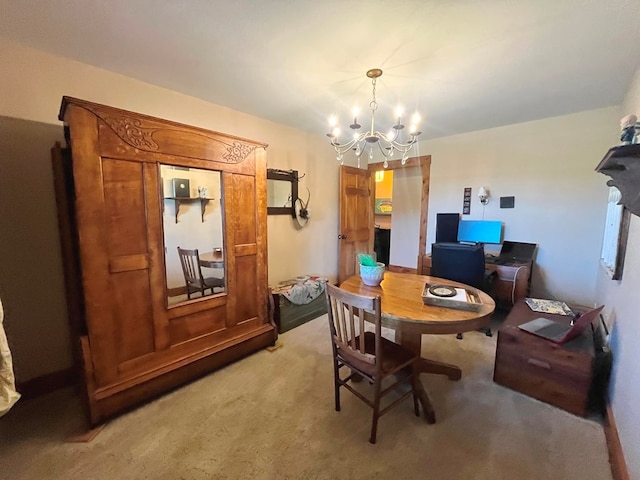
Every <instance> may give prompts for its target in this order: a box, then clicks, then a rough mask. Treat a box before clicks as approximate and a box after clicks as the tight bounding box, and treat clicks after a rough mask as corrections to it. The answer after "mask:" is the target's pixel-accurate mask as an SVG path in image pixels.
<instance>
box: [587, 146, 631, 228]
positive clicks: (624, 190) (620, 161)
mask: <svg viewBox="0 0 640 480" xmlns="http://www.w3.org/2000/svg"><path fill="white" fill-rule="evenodd" d="M596 171H597V172H600V173H603V174H605V175H608V176H609V177H611V180H607V185H609V186H610V187H616V188H617V189H618V190H620V193H621V194H622V199H621V200H620V203H621V204H622V205H624V206H625V207H626V208H627V209H628V210H629V211H630V212H631V213H633V214H634V215H638V216H640V144H637V143H636V144H631V145H619V146H617V147H613V148H610V149H609V151H608V152H607V153H606V155H605V156H604V158H603V159H602V160H601V161H600V163H599V164H598V166H597V167H596Z"/></svg>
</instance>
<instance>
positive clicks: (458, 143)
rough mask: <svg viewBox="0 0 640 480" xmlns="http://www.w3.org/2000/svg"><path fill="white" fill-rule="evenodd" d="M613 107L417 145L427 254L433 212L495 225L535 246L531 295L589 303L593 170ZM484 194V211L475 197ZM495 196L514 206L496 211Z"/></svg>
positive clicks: (598, 235)
mask: <svg viewBox="0 0 640 480" xmlns="http://www.w3.org/2000/svg"><path fill="white" fill-rule="evenodd" d="M618 120H619V110H618V109H617V108H604V109H599V110H592V111H588V112H582V113H577V114H573V115H566V116H562V117H554V118H547V119H544V120H539V121H535V122H527V123H522V124H518V125H510V126H507V127H501V128H494V129H490V130H482V131H477V132H472V133H467V134H464V135H456V136H452V137H446V138H439V139H435V140H431V141H425V142H422V143H421V145H420V150H421V152H423V153H425V154H430V155H431V186H430V195H429V218H428V227H427V232H428V234H427V250H428V251H429V250H430V248H431V243H432V242H433V241H434V240H435V218H436V214H437V213H439V212H443V213H447V212H462V198H463V191H464V188H465V187H471V188H472V198H471V214H470V215H464V216H463V217H462V218H463V219H482V218H484V219H485V220H500V221H502V222H504V239H505V240H514V241H521V242H531V243H537V244H538V252H537V258H536V263H535V266H534V270H533V278H532V292H531V294H532V295H533V296H540V297H543V298H559V299H562V300H565V301H569V302H576V303H581V304H585V305H592V304H593V302H594V294H595V279H596V275H597V272H598V265H599V263H598V259H599V254H600V246H601V241H602V233H603V228H604V215H605V212H606V205H607V193H608V189H607V188H608V187H607V186H606V179H605V178H604V177H603V176H602V175H601V174H599V173H596V172H595V171H594V169H595V167H596V165H597V164H598V162H599V161H600V159H601V158H602V155H603V154H604V152H606V151H607V150H608V149H609V147H610V146H611V145H613V144H615V143H616V141H617V138H618V137H619V133H618ZM481 186H486V187H487V188H489V190H490V192H491V198H490V202H489V204H488V205H486V207H484V208H483V207H482V205H481V204H480V202H479V200H478V197H477V192H478V189H479V188H480V187H481ZM501 196H515V208H513V209H501V208H500V201H499V198H500V197H501Z"/></svg>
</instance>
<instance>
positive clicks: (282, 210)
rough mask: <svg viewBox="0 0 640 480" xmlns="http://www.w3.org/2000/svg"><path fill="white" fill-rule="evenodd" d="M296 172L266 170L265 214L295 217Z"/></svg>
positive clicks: (296, 196)
mask: <svg viewBox="0 0 640 480" xmlns="http://www.w3.org/2000/svg"><path fill="white" fill-rule="evenodd" d="M297 199H298V171H297V170H277V169H275V168H268V169H267V214H268V215H291V216H292V217H293V218H295V217H296V211H295V207H294V206H295V204H296V200H297Z"/></svg>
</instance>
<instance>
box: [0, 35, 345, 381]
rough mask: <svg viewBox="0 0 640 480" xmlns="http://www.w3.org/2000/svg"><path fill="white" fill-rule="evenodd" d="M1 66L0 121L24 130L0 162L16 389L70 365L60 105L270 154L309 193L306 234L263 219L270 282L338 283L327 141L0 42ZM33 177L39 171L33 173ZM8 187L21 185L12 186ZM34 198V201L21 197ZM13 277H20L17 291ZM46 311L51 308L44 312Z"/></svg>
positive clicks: (288, 222)
mask: <svg viewBox="0 0 640 480" xmlns="http://www.w3.org/2000/svg"><path fill="white" fill-rule="evenodd" d="M0 60H1V62H0V63H1V64H2V74H1V75H0V92H2V94H0V117H4V118H6V119H7V122H11V124H12V125H13V123H14V122H12V119H20V120H21V122H18V123H19V127H16V129H21V130H25V129H26V130H27V131H25V132H24V136H22V137H20V138H18V137H15V136H14V135H13V134H12V133H8V132H7V131H0V136H2V137H3V145H5V143H6V145H5V147H6V148H5V149H3V152H2V155H0V172H2V174H1V175H0V176H1V177H2V179H3V182H2V183H3V184H4V183H7V182H9V183H11V185H14V187H12V188H10V189H0V205H2V210H0V212H2V213H3V216H2V220H0V222H2V226H1V228H0V231H2V236H1V237H0V239H1V240H2V248H1V249H0V250H2V251H1V252H0V260H1V263H0V264H1V265H2V268H1V269H0V295H2V300H3V304H4V307H5V314H6V318H5V326H6V329H7V335H8V337H9V341H10V343H11V346H12V352H13V354H14V368H15V370H16V376H17V379H18V380H19V381H25V380H29V379H31V378H34V377H37V376H40V375H43V374H46V373H49V372H55V371H58V370H61V369H63V368H66V367H68V366H70V365H71V355H70V350H71V349H70V344H69V340H68V334H67V332H68V327H67V319H66V313H65V308H64V304H65V302H64V294H63V287H62V282H63V276H62V267H61V260H60V247H59V243H58V232H57V227H56V208H55V199H54V196H53V187H52V185H53V179H52V176H51V167H50V162H51V161H50V152H49V149H50V147H51V146H52V144H53V139H52V137H54V136H55V135H52V134H51V131H52V130H51V129H52V128H54V129H55V130H54V131H55V132H59V134H58V137H57V138H58V139H60V140H61V139H62V124H61V122H59V121H58V119H57V116H58V111H59V108H60V102H61V99H62V96H63V95H67V96H72V97H77V98H81V99H85V100H89V101H92V102H96V103H102V104H106V105H111V106H115V107H119V108H124V109H126V110H131V111H134V112H140V113H145V114H148V115H153V116H157V117H160V118H165V119H169V120H174V121H178V122H182V123H185V124H188V125H195V126H198V127H203V128H207V129H211V130H215V131H220V132H223V133H227V134H231V135H236V136H239V137H243V138H248V139H251V140H257V141H261V142H265V143H267V144H269V147H268V148H267V164H268V166H269V167H271V168H280V169H285V170H288V169H296V170H298V171H299V174H300V175H304V178H303V179H302V180H301V182H300V185H299V187H300V194H301V195H302V196H303V198H305V199H306V195H307V188H309V190H310V191H311V202H310V205H309V206H310V209H311V213H312V218H311V221H310V222H309V223H308V225H307V226H306V227H304V229H302V230H298V229H297V228H296V224H295V223H294V220H293V219H292V218H291V217H290V216H269V217H268V221H267V228H268V248H269V251H268V255H269V281H270V282H271V283H276V282H278V281H281V280H285V279H287V278H291V277H294V276H296V275H300V274H303V273H313V274H318V275H323V276H327V277H329V278H331V279H335V277H336V276H337V263H338V256H337V235H338V166H339V164H338V163H337V162H336V160H335V155H334V154H333V149H332V148H331V147H330V146H329V145H328V142H327V141H326V137H324V135H323V134H318V135H317V136H315V135H309V134H307V133H304V132H301V131H298V130H295V129H292V128H288V127H284V126H282V125H277V124H275V123H272V122H268V121H266V120H263V119H259V118H256V117H252V116H250V115H246V114H243V113H240V112H236V111H233V110H230V109H228V108H224V107H221V106H218V105H213V104H210V103H208V102H205V101H203V100H200V99H197V98H193V97H189V96H186V95H182V94H179V93H176V92H173V91H170V90H167V89H164V88H160V87H157V86H154V85H151V84H148V83H144V82H140V81H137V80H134V79H131V78H127V77H124V76H122V75H118V74H114V73H111V72H108V71H105V70H101V69H98V68H95V67H92V66H89V65H86V64H82V63H79V62H75V61H71V60H69V59H66V58H63V57H59V56H55V55H51V54H48V53H44V52H41V51H37V50H34V49H30V48H26V47H23V46H21V45H18V44H16V43H13V42H9V41H7V40H5V39H2V38H0ZM28 121H32V122H28ZM319 122H320V120H319ZM0 125H4V123H3V124H0ZM319 127H324V123H322V125H319ZM12 128H13V127H12ZM43 132H44V133H43ZM36 137H37V138H36ZM25 139H26V140H25ZM34 168H37V171H36V172H34V173H32V172H31V170H33V169H34ZM13 179H20V180H21V181H22V183H20V184H13V183H12V182H13ZM33 190H36V191H37V195H35V196H31V195H26V194H27V193H29V192H32V191H33ZM16 192H23V195H18V194H17V193H16ZM17 199H20V201H18V200H17ZM34 212H35V213H34ZM7 219H10V220H11V222H12V223H11V225H8V224H7V223H5V222H7ZM21 239H22V240H21ZM24 239H28V241H25V240H24ZM34 244H36V245H37V246H38V247H39V249H38V250H36V249H35V248H34ZM37 252H42V253H37ZM38 255H46V256H47V259H48V260H47V261H43V262H41V263H40V264H41V266H42V268H37V267H36V268H35V269H32V268H24V265H21V262H22V263H24V259H25V258H27V259H33V260H36V259H37V258H38ZM32 263H33V262H32V261H29V262H27V263H26V265H27V266H30V265H32ZM36 264H37V262H36ZM14 272H20V274H21V275H22V276H23V277H24V278H23V279H22V280H21V281H20V282H18V283H16V280H15V278H14V277H13V273H14ZM25 272H26V273H25ZM18 286H20V287H21V288H18ZM43 286H47V288H48V289H49V290H48V291H47V293H46V295H41V296H40V297H39V298H40V300H39V301H38V302H34V301H33V298H34V293H33V292H34V290H41V289H43ZM51 297H53V298H51ZM43 305H44V306H46V305H51V308H49V309H46V308H45V310H46V311H42V310H43V307H42V306H43ZM57 307H59V308H57ZM51 332H54V334H52V333H51ZM52 342H53V343H52Z"/></svg>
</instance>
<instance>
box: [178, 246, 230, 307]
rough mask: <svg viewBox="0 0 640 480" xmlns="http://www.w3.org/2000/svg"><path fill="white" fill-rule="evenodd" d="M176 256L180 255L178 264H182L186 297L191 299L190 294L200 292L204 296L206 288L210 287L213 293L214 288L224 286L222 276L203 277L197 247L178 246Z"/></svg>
mask: <svg viewBox="0 0 640 480" xmlns="http://www.w3.org/2000/svg"><path fill="white" fill-rule="evenodd" d="M178 256H179V257H180V265H182V273H183V274H184V281H185V283H186V285H187V298H188V299H191V294H192V293H195V292H200V294H201V295H203V296H204V292H205V291H206V290H209V289H211V293H212V294H213V289H214V288H224V278H218V277H206V278H205V277H204V276H203V275H202V269H201V268H200V254H199V253H198V249H197V248H196V249H195V250H188V249H185V248H180V247H178Z"/></svg>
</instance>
